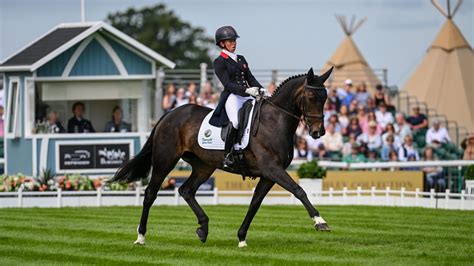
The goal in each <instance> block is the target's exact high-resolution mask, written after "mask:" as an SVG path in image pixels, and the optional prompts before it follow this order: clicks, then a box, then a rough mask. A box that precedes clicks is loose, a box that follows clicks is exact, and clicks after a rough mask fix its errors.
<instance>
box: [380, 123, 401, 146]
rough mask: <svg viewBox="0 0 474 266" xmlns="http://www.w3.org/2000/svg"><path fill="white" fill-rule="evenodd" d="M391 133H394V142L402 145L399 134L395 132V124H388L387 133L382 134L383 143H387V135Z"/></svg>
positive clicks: (396, 144)
mask: <svg viewBox="0 0 474 266" xmlns="http://www.w3.org/2000/svg"><path fill="white" fill-rule="evenodd" d="M389 135H392V137H393V144H394V145H395V146H396V147H397V148H398V147H400V145H402V141H401V139H400V137H399V136H397V134H396V133H395V128H394V127H393V124H387V127H386V128H385V133H384V134H383V135H382V143H383V144H386V143H387V137H388V136H389Z"/></svg>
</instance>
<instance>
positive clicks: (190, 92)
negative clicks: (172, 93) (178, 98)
mask: <svg viewBox="0 0 474 266" xmlns="http://www.w3.org/2000/svg"><path fill="white" fill-rule="evenodd" d="M196 87H197V86H196V84H194V83H193V82H190V83H189V84H188V89H187V90H186V96H185V97H186V98H188V99H190V98H191V97H193V96H194V98H196ZM189 102H191V100H190V101H189Z"/></svg>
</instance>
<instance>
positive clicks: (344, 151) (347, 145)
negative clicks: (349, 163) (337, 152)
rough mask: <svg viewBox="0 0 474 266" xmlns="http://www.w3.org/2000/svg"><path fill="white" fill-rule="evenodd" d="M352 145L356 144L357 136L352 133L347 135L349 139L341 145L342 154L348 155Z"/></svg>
mask: <svg viewBox="0 0 474 266" xmlns="http://www.w3.org/2000/svg"><path fill="white" fill-rule="evenodd" d="M354 145H357V137H356V135H355V134H353V133H352V134H350V135H349V141H348V142H346V143H344V145H343V146H342V156H348V155H350V154H351V150H352V147H353V146H354Z"/></svg>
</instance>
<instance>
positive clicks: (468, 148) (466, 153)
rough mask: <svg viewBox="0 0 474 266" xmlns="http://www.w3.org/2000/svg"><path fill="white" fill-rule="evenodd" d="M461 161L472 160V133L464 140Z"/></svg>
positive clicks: (473, 136) (473, 138) (473, 134)
mask: <svg viewBox="0 0 474 266" xmlns="http://www.w3.org/2000/svg"><path fill="white" fill-rule="evenodd" d="M462 158H463V160H474V133H471V134H469V136H468V137H467V140H466V148H465V149H464V156H463V157H462Z"/></svg>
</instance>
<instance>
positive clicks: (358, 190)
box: [357, 186, 362, 205]
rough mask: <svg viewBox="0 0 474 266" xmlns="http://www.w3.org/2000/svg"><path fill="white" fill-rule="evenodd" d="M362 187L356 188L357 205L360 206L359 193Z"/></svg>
mask: <svg viewBox="0 0 474 266" xmlns="http://www.w3.org/2000/svg"><path fill="white" fill-rule="evenodd" d="M361 190H362V187H360V186H358V187H357V205H360V196H361V195H360V193H361Z"/></svg>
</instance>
